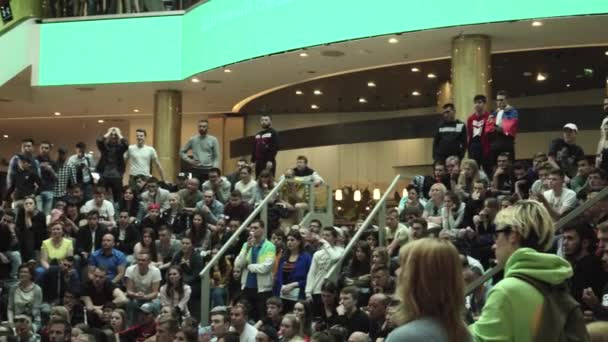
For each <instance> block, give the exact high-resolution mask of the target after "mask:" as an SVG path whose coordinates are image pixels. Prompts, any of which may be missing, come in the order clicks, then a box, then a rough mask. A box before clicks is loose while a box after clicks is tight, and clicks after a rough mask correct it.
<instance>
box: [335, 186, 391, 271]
mask: <svg viewBox="0 0 608 342" xmlns="http://www.w3.org/2000/svg"><path fill="white" fill-rule="evenodd" d="M401 178H402V176H401V175H397V176H395V178H394V179H393V181H392V182H391V184H390V185H389V186H388V188H387V189H386V191H385V192H384V195H382V197H381V198H380V200H379V201H378V203H376V205H375V206H374V209H372V211H371V212H370V213H369V215H367V218H366V219H365V221H363V224H362V225H361V227H360V228H359V229H358V230H357V231H356V232H355V235H353V237H352V239H351V240H350V242H349V243H348V245H347V246H346V248H344V252H343V253H342V256H341V257H340V260H339V261H338V262H336V263H334V265H333V266H332V267H331V269H330V270H329V272H328V273H327V275H326V276H325V279H333V277H334V276H335V273H336V272H337V270H338V269H339V268H340V267H342V263H343V262H344V259H345V258H346V256H347V255H348V254H349V253H350V252H351V251H352V250H353V248H355V245H356V244H357V242H358V241H359V239H360V238H361V235H363V233H364V232H365V231H366V230H367V227H368V226H369V225H370V224H372V221H373V220H374V218H375V217H376V215H378V221H379V222H378V226H379V234H380V235H381V236H384V227H383V224H384V218H386V200H387V199H388V198H389V196H391V195H392V193H393V190H394V189H395V187H396V186H397V183H398V182H399V181H400V180H401Z"/></svg>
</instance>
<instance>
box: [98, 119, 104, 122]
mask: <svg viewBox="0 0 608 342" xmlns="http://www.w3.org/2000/svg"><path fill="white" fill-rule="evenodd" d="M97 122H99V123H104V122H105V121H103V120H101V119H99V120H97Z"/></svg>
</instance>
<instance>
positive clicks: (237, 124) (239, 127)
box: [222, 115, 249, 173]
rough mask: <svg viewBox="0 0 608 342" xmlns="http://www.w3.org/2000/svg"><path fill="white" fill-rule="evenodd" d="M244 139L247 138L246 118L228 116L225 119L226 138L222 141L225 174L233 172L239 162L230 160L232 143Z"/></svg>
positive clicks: (233, 159)
mask: <svg viewBox="0 0 608 342" xmlns="http://www.w3.org/2000/svg"><path fill="white" fill-rule="evenodd" d="M243 137H245V117H244V116H231V115H229V116H226V117H225V118H224V136H223V141H222V145H223V148H222V164H223V169H222V170H224V172H225V173H228V172H232V170H234V168H235V165H236V162H237V160H238V159H236V158H230V142H231V141H232V140H236V139H241V138H243ZM248 161H249V159H248Z"/></svg>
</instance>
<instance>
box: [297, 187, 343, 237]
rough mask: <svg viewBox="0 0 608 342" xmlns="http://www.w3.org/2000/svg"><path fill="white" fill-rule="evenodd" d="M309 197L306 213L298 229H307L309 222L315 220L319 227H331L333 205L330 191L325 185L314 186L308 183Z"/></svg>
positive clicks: (332, 222)
mask: <svg viewBox="0 0 608 342" xmlns="http://www.w3.org/2000/svg"><path fill="white" fill-rule="evenodd" d="M307 186H308V187H309V190H308V191H309V193H310V196H309V197H308V212H307V213H306V214H305V215H304V217H303V218H302V220H301V221H300V222H299V226H300V227H308V224H309V223H310V221H312V220H314V219H317V220H319V221H321V226H322V227H326V226H332V225H333V224H334V205H333V197H332V189H331V187H330V186H329V185H327V184H321V185H319V186H314V184H312V183H308V184H307Z"/></svg>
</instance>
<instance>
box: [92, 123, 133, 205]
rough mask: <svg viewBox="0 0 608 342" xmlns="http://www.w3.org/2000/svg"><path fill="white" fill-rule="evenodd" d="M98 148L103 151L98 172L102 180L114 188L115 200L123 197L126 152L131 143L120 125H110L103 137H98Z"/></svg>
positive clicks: (113, 195)
mask: <svg viewBox="0 0 608 342" xmlns="http://www.w3.org/2000/svg"><path fill="white" fill-rule="evenodd" d="M97 148H98V149H99V152H100V153H101V157H100V158H99V163H98V164H97V172H99V176H100V177H101V182H102V184H103V185H105V186H106V187H107V188H110V189H112V197H114V202H118V201H120V199H121V198H122V177H123V175H124V173H125V159H124V154H125V152H127V150H128V149H129V143H128V142H127V140H126V139H124V138H123V137H122V135H121V134H120V129H119V128H118V127H110V129H109V130H108V131H107V132H106V134H104V136H103V137H99V138H97Z"/></svg>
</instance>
